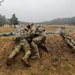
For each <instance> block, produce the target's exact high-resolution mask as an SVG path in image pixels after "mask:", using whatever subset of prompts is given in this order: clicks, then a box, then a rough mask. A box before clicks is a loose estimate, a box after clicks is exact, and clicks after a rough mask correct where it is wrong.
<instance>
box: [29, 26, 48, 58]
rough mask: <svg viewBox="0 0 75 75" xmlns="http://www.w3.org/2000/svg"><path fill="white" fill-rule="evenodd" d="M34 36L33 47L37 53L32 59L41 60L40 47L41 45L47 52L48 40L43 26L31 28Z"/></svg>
mask: <svg viewBox="0 0 75 75" xmlns="http://www.w3.org/2000/svg"><path fill="white" fill-rule="evenodd" d="M30 34H31V35H32V36H33V39H32V42H31V43H30V44H31V47H32V48H33V49H34V50H35V51H36V53H35V55H34V56H33V57H31V58H32V59H36V58H40V54H39V50H38V45H41V46H42V47H43V48H44V49H45V50H46V51H47V49H46V46H45V40H46V34H45V29H44V27H43V26H35V25H33V26H32V27H31V33H30Z"/></svg>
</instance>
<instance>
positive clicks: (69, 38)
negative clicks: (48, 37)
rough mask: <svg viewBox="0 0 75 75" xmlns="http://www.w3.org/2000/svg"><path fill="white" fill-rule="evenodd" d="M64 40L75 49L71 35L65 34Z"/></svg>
mask: <svg viewBox="0 0 75 75" xmlns="http://www.w3.org/2000/svg"><path fill="white" fill-rule="evenodd" d="M65 42H66V43H67V44H68V45H69V46H71V47H72V48H73V50H74V49H75V41H74V40H73V39H72V38H71V36H66V38H65Z"/></svg>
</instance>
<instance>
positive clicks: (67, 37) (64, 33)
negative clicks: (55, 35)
mask: <svg viewBox="0 0 75 75" xmlns="http://www.w3.org/2000/svg"><path fill="white" fill-rule="evenodd" d="M61 36H62V37H63V38H64V40H65V42H66V43H67V44H68V45H69V46H70V47H72V48H73V50H75V41H74V40H73V39H72V37H71V36H70V35H69V34H68V31H67V30H66V29H65V28H61Z"/></svg>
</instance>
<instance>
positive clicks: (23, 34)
mask: <svg viewBox="0 0 75 75" xmlns="http://www.w3.org/2000/svg"><path fill="white" fill-rule="evenodd" d="M19 29H20V30H19ZM28 36H29V32H28V31H27V28H26V27H25V28H23V27H21V26H20V27H19V28H18V29H17V30H16V34H15V35H14V39H15V41H19V44H18V45H17V46H16V47H15V49H14V50H13V51H12V53H11V54H10V55H9V57H8V59H7V65H11V60H12V58H13V57H14V56H15V55H16V54H17V53H19V52H20V50H21V47H22V48H23V50H24V51H25V55H24V57H23V58H22V61H23V62H24V63H25V64H26V65H27V66H29V65H30V64H29V62H28V61H27V59H28V57H29V56H30V55H31V51H30V49H31V48H30V45H29V43H28V41H27V38H28Z"/></svg>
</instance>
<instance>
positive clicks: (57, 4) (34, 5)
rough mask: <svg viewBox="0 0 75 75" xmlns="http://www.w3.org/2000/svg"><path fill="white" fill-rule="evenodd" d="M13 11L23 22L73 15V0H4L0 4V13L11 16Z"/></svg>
mask: <svg viewBox="0 0 75 75" xmlns="http://www.w3.org/2000/svg"><path fill="white" fill-rule="evenodd" d="M0 1H1V0H0ZM14 13H15V14H16V16H17V17H18V18H19V20H21V21H25V22H27V21H28V22H40V21H50V20H52V19H55V18H63V17H73V16H75V0H5V1H4V2H3V4H2V6H0V14H2V15H5V16H6V17H7V18H11V16H12V14H14Z"/></svg>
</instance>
